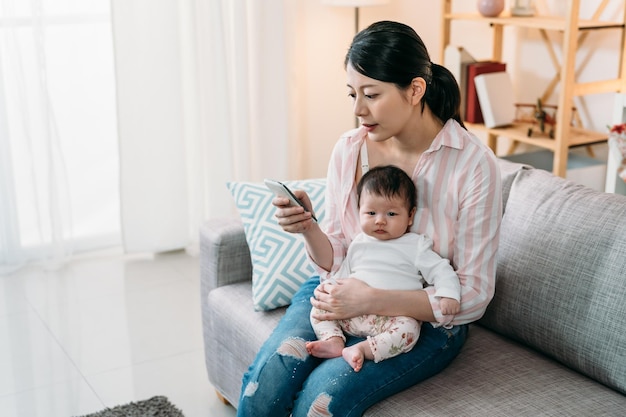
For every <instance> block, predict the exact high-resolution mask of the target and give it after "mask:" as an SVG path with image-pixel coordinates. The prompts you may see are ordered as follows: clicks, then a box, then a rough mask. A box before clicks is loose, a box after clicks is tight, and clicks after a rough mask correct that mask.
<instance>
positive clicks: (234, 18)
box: [0, 0, 306, 274]
mask: <svg viewBox="0 0 626 417" xmlns="http://www.w3.org/2000/svg"><path fill="white" fill-rule="evenodd" d="M302 8H303V3H302V2H293V1H291V0H266V1H263V2H259V1H257V0H210V1H207V0H177V1H169V0H167V1H166V0H156V1H155V0H111V1H109V0H90V1H88V2H75V1H69V2H66V1H45V0H29V1H23V0H0V196H1V197H2V198H1V200H0V274H1V273H4V272H7V271H10V270H12V269H15V268H17V267H19V266H20V265H22V264H24V263H25V262H28V261H32V260H41V259H44V260H47V265H49V266H58V265H62V264H63V262H64V261H65V260H66V259H68V258H69V257H70V256H71V255H72V254H73V253H75V252H77V251H85V250H91V249H97V248H102V247H107V246H114V245H120V244H123V246H124V249H125V250H126V251H128V252H136V251H147V252H159V251H167V250H173V249H180V248H187V249H191V250H194V249H195V248H196V247H197V241H198V230H199V227H200V225H201V223H202V222H203V221H205V220H206V219H208V218H210V217H217V216H229V215H236V213H235V212H234V205H233V203H232V199H231V196H230V195H229V194H228V191H227V189H226V185H225V184H226V182H227V181H231V180H251V181H260V180H261V179H263V178H264V177H275V178H283V179H289V178H294V177H296V176H297V175H298V171H297V169H298V168H297V166H298V162H299V161H301V158H302V155H301V154H298V153H297V152H296V151H295V150H296V149H298V148H300V146H299V144H298V140H297V137H298V134H297V133H298V129H299V127H298V125H299V120H302V118H301V114H302V113H303V112H305V111H306V109H304V108H302V106H300V105H294V104H297V103H296V99H297V91H298V90H297V88H296V83H295V82H294V81H295V80H296V78H297V77H298V76H299V75H298V73H299V72H300V69H299V68H298V66H297V62H298V60H297V59H296V57H297V56H298V54H299V53H300V52H299V51H297V48H296V45H297V44H298V36H301V35H299V31H298V30H299V28H298V24H297V22H298V21H299V19H297V18H296V15H297V14H298V13H302ZM300 21H301V20H300Z"/></svg>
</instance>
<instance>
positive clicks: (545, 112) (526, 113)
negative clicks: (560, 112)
mask: <svg viewBox="0 0 626 417" xmlns="http://www.w3.org/2000/svg"><path fill="white" fill-rule="evenodd" d="M515 107H516V108H517V115H516V117H515V121H516V122H518V123H530V124H531V125H530V126H529V127H528V130H527V131H526V136H528V137H531V136H532V135H533V133H534V128H535V125H536V124H537V123H539V130H540V131H541V133H544V134H545V133H546V125H547V126H550V130H548V136H549V137H550V139H554V127H555V125H556V111H557V106H554V105H550V104H543V103H542V102H541V99H540V98H539V99H537V103H536V104H521V103H517V104H515ZM529 109H530V110H529ZM573 110H574V111H575V109H573Z"/></svg>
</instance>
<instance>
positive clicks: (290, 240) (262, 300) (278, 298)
mask: <svg viewBox="0 0 626 417" xmlns="http://www.w3.org/2000/svg"><path fill="white" fill-rule="evenodd" d="M284 184H285V185H286V186H287V187H289V188H290V189H291V190H304V191H306V192H307V194H308V195H309V198H310V199H311V203H312V204H313V211H314V212H315V215H316V217H317V220H318V221H319V222H321V221H323V219H324V211H325V210H324V192H325V188H326V180H325V179H311V180H300V181H284ZM227 187H228V190H229V191H230V192H231V194H232V196H233V198H234V199H235V204H236V205H237V209H238V210H239V215H240V216H241V220H242V222H243V227H244V231H245V233H246V241H247V242H248V246H249V247H250V257H251V258H252V299H253V302H254V308H255V309H256V310H259V311H261V310H272V309H274V308H277V307H282V306H286V305H288V304H290V303H291V297H292V296H293V295H294V294H295V292H296V291H297V290H298V288H300V285H302V283H303V282H304V281H306V280H307V279H308V278H309V277H310V276H311V275H312V274H313V268H312V267H311V265H310V261H309V259H308V257H307V254H306V250H305V248H304V240H303V238H302V236H301V235H300V234H293V233H288V232H285V231H284V230H283V229H282V228H281V227H280V226H279V225H278V223H277V221H276V218H275V217H274V214H275V212H276V207H274V206H273V205H272V199H273V198H274V194H273V193H272V192H271V191H270V190H269V189H268V188H267V187H266V186H265V185H264V184H263V183H250V182H229V183H228V184H227Z"/></svg>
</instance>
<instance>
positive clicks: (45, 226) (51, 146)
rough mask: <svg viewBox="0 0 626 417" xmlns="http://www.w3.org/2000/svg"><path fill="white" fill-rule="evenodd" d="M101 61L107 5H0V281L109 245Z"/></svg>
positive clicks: (108, 139) (113, 229)
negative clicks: (31, 264) (31, 265)
mask: <svg viewBox="0 0 626 417" xmlns="http://www.w3.org/2000/svg"><path fill="white" fill-rule="evenodd" d="M103 56H104V57H105V58H102V57H103ZM111 56H112V55H111V38H110V26H109V14H108V0H93V1H90V2H87V3H86V4H82V3H81V4H77V3H76V2H58V1H57V2H50V1H44V0H30V1H27V2H25V1H22V0H0V196H1V199H0V273H5V272H8V271H11V270H13V269H16V268H18V267H19V266H20V265H22V264H24V263H25V262H27V261H31V260H44V261H45V265H46V266H48V267H56V266H59V265H61V264H62V263H63V261H64V260H65V259H66V258H67V257H69V256H70V255H71V254H72V253H73V252H74V251H83V250H88V249H93V248H95V247H101V246H107V245H109V244H114V243H115V242H116V238H115V236H119V221H118V218H119V216H118V217H117V218H116V213H117V207H118V199H117V196H116V190H114V188H115V185H116V183H117V181H116V178H115V175H111V174H115V172H116V171H117V166H116V154H117V151H116V149H115V145H116V141H115V118H114V112H113V111H112V109H113V108H112V103H113V100H112V96H111V95H110V93H108V92H109V91H112V88H111V87H112V84H113V78H112V75H113V72H112V59H111ZM106 57H109V59H108V61H107V59H106ZM107 63H108V66H107ZM111 149H113V152H111ZM103 178H104V180H103V181H101V180H102V179H103ZM111 199H112V200H111ZM101 218H106V219H107V220H105V221H100V220H101Z"/></svg>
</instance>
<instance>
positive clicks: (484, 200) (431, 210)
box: [316, 119, 502, 325]
mask: <svg viewBox="0 0 626 417" xmlns="http://www.w3.org/2000/svg"><path fill="white" fill-rule="evenodd" d="M366 138H367V134H366V132H365V130H364V129H355V130H351V131H349V132H347V133H346V134H344V135H343V136H342V137H341V138H340V139H339V141H338V142H337V144H336V145H335V148H334V150H333V153H332V156H331V159H330V163H329V167H328V175H327V189H326V220H325V222H324V224H323V225H322V228H323V229H324V230H325V232H326V234H327V235H328V238H329V239H330V242H331V245H332V247H333V251H334V261H333V267H332V270H331V273H333V272H335V271H337V270H338V269H339V266H340V265H341V262H342V260H343V259H344V257H345V255H346V251H347V248H348V246H349V245H350V242H352V240H353V239H354V237H355V236H356V235H357V234H358V233H359V232H360V231H361V228H360V225H359V215H358V208H357V199H356V183H355V172H356V168H357V163H358V158H359V153H360V151H361V146H362V145H363V143H364V141H365V140H366ZM366 170H367V169H364V172H365V171H366ZM412 178H413V181H415V184H416V185H417V213H416V215H415V222H414V224H413V227H412V231H414V232H417V233H421V234H425V235H427V236H428V237H430V238H431V239H432V240H433V242H434V246H433V249H434V250H435V251H436V252H437V253H439V254H440V255H441V256H442V257H444V258H447V259H449V260H450V263H451V264H452V267H453V268H454V269H455V271H456V273H457V275H458V277H459V280H460V282H461V312H460V313H459V314H458V315H456V316H455V317H454V319H453V320H451V317H445V316H443V315H442V314H441V310H440V308H439V301H438V299H437V298H435V296H434V288H433V287H427V288H426V289H425V290H426V291H427V292H428V295H429V299H430V302H431V305H432V309H433V312H434V315H435V318H436V319H437V323H433V324H434V325H442V324H448V323H450V324H465V323H469V322H472V321H475V320H478V319H479V318H480V317H482V315H483V313H484V312H485V309H486V308H487V304H488V303H489V301H491V299H492V298H493V294H494V286H495V275H496V253H497V248H498V240H499V239H498V233H499V228H500V220H501V218H502V188H501V184H500V170H499V168H498V165H497V160H496V157H495V156H494V154H493V152H492V151H491V150H490V149H489V148H488V147H487V146H485V145H484V144H483V143H482V142H481V141H480V140H479V139H478V138H476V137H475V136H474V135H472V134H471V133H469V132H468V131H466V130H465V129H463V128H462V127H461V126H460V125H459V124H458V123H457V122H456V121H454V120H452V119H450V120H448V121H447V122H446V124H445V125H444V127H443V129H442V130H441V131H440V132H439V134H438V135H437V136H436V137H435V139H434V140H433V143H432V144H431V146H430V148H429V149H428V150H427V151H425V152H424V153H423V154H422V156H421V157H420V159H419V161H418V163H417V165H416V167H415V171H414V172H413V174H412ZM316 272H318V273H319V274H320V276H321V277H322V279H324V278H325V277H327V276H328V275H329V273H328V272H326V271H324V270H323V269H321V268H317V271H316ZM390 278H392V277H390Z"/></svg>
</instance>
